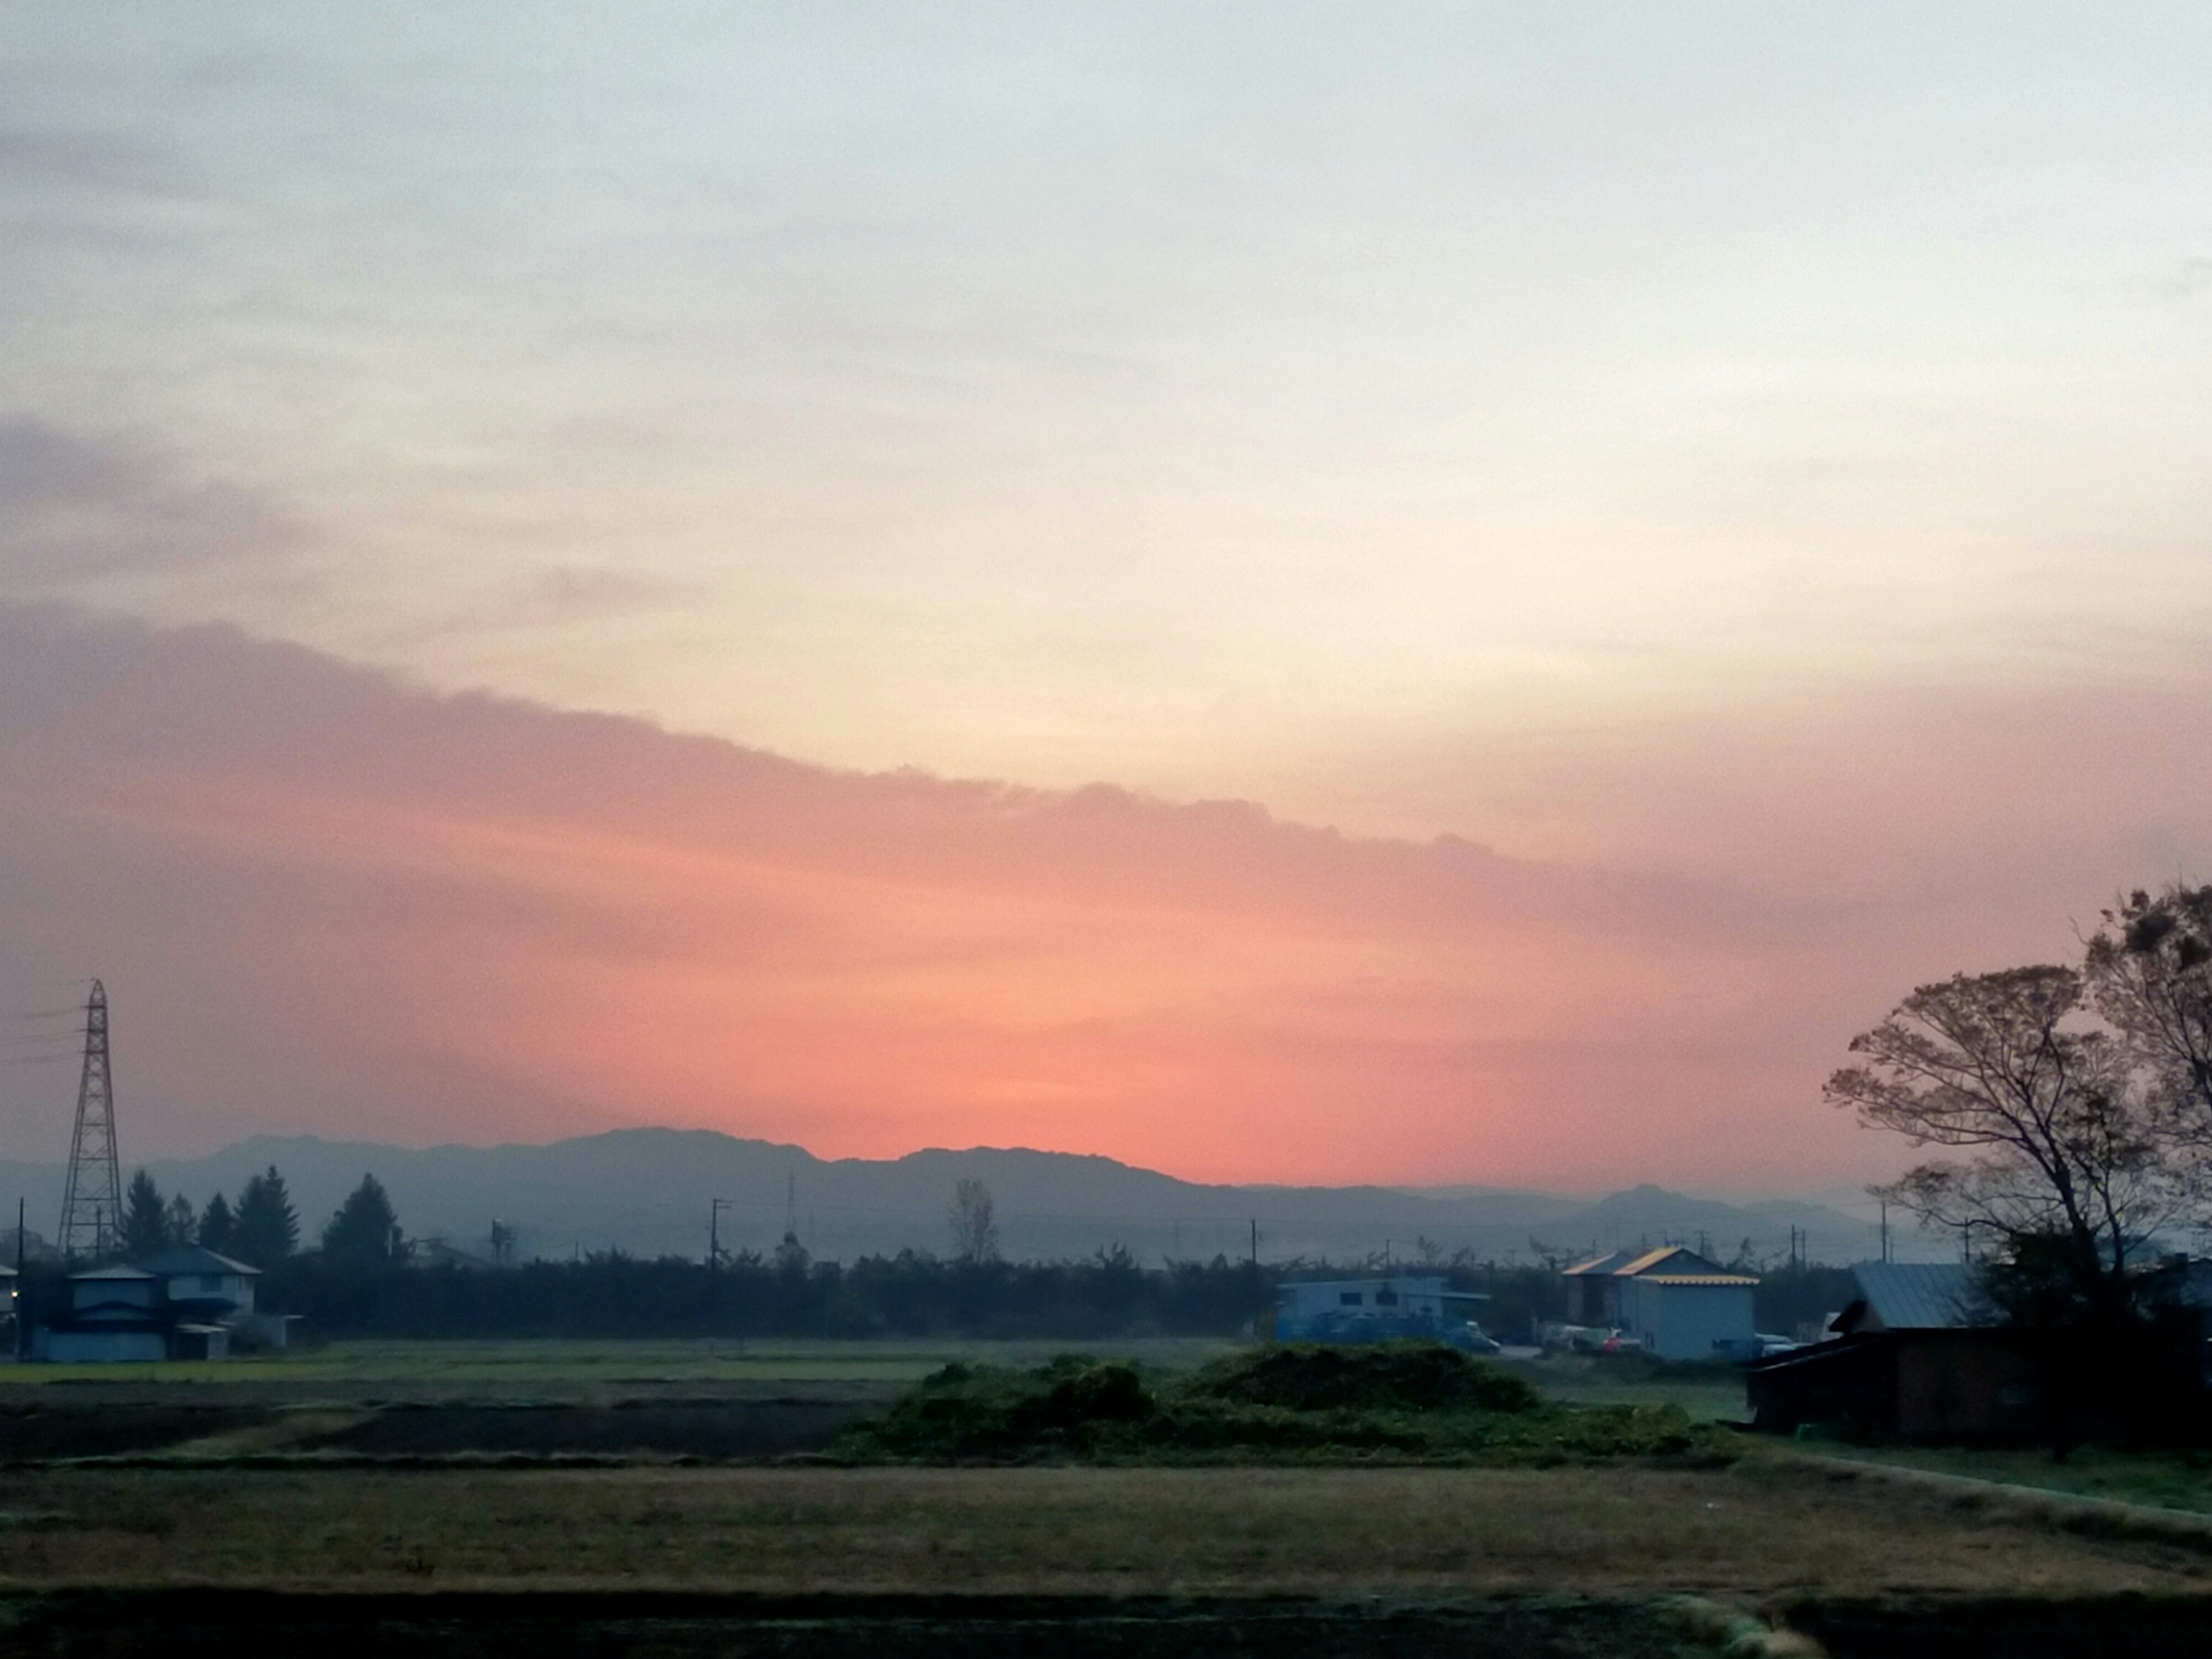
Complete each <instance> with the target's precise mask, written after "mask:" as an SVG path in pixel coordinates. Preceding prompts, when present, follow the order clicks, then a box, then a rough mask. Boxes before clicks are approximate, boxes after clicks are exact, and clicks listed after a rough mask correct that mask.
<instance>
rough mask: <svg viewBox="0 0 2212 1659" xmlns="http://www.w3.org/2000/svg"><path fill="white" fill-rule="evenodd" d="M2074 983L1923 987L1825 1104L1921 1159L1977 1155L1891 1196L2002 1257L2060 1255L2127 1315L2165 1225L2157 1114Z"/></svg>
mask: <svg viewBox="0 0 2212 1659" xmlns="http://www.w3.org/2000/svg"><path fill="white" fill-rule="evenodd" d="M2086 1002H2087V994H2086V989H2085V986H2084V982H2083V980H2082V976H2081V975H2080V974H2077V973H2076V972H2075V971H2074V970H2073V969H2069V968H2056V967H2051V968H2015V969H2008V970H2006V971H2005V972H2002V973H1996V974H1982V975H1956V976H1954V977H1953V978H1951V979H1948V980H1945V981H1942V982H1941V983H1938V984H1934V985H1923V986H1922V987H1919V988H1918V989H1917V990H1916V991H1914V992H1913V993H1912V994H1911V996H1909V997H1907V998H1906V999H1905V1001H1904V1003H1903V1004H1902V1005H1901V1006H1899V1008H1898V1009H1897V1010H1896V1011H1895V1012H1893V1013H1892V1014H1891V1015H1890V1017H1889V1018H1887V1019H1886V1020H1884V1021H1883V1022H1882V1023H1881V1024H1880V1025H1877V1026H1876V1027H1875V1029H1874V1030H1871V1031H1868V1032H1866V1033H1864V1034H1863V1035H1862V1036H1858V1037H1856V1038H1854V1039H1853V1040H1852V1042H1851V1052H1852V1053H1853V1054H1857V1055H1859V1056H1861V1060H1860V1063H1859V1064H1857V1065H1856V1066H1847V1067H1845V1068H1844V1070H1842V1071H1839V1072H1838V1073H1836V1074H1835V1075H1834V1076H1833V1077H1832V1078H1830V1079H1828V1084H1827V1088H1826V1097H1827V1099H1828V1101H1829V1103H1831V1104H1832V1105H1837V1106H1847V1107H1850V1108H1851V1109H1853V1110H1855V1111H1856V1112H1857V1114H1858V1116H1859V1121H1861V1122H1863V1123H1865V1124H1868V1125H1870V1126H1871V1127H1876V1128H1882V1129H1892V1130H1895V1131H1896V1132H1898V1133H1900V1134H1904V1135H1906V1136H1908V1137H1910V1138H1911V1140H1912V1141H1913V1143H1914V1144H1915V1145H1917V1146H1942V1147H1947V1148H1952V1149H1956V1150H1958V1151H1960V1152H1970V1153H1971V1154H1972V1156H1971V1157H1970V1158H1966V1159H1963V1160H1939V1161H1936V1162H1933V1163H1929V1164H1922V1165H1921V1166H1920V1167H1919V1168H1917V1169H1915V1170H1911V1172H1909V1173H1908V1174H1907V1175H1905V1176H1904V1178H1903V1179H1901V1180H1900V1181H1899V1182H1896V1183H1895V1184H1894V1185H1893V1186H1891V1187H1889V1188H1886V1189H1883V1192H1882V1196H1884V1197H1886V1198H1887V1199H1888V1200H1889V1201H1890V1202H1892V1203H1893V1204H1898V1205H1901V1206H1904V1207H1905V1209H1906V1210H1908V1211H1910V1212H1912V1213H1914V1214H1916V1215H1917V1216H1919V1217H1920V1218H1922V1219H1923V1220H1924V1221H1927V1222H1930V1223H1933V1224H1935V1225H1939V1226H1944V1227H1949V1228H1955V1229H1959V1230H1960V1231H1962V1232H1966V1233H1967V1234H1968V1235H1969V1236H1971V1233H1972V1231H1975V1230H1979V1231H1983V1232H1984V1236H1985V1237H1989V1238H1990V1242H1991V1243H1993V1244H1995V1245H1996V1246H1998V1247H1999V1249H2000V1251H2001V1252H2002V1254H2004V1255H2008V1257H2011V1258H2015V1259H2016V1258H2018V1257H2019V1256H2020V1255H2021V1252H2022V1251H2023V1250H2028V1251H2037V1250H2041V1251H2045V1252H2046V1253H2047V1252H2048V1251H2049V1250H2050V1249H2052V1248H2053V1247H2055V1248H2056V1249H2057V1251H2058V1253H2059V1255H2060V1256H2061V1257H2062V1258H2063V1261H2064V1264H2065V1271H2066V1273H2067V1274H2068V1276H2069V1277H2070V1278H2071V1279H2072V1280H2073V1281H2074V1284H2075V1289H2076V1291H2078V1293H2080V1294H2081V1295H2082V1296H2084V1297H2087V1298H2088V1299H2089V1300H2090V1301H2091V1302H2093V1303H2095V1304H2102V1305H2106V1306H2118V1305H2123V1304H2125V1303H2126V1302H2127V1300H2128V1297H2129V1288H2128V1280H2127V1271H2126V1269H2127V1257H2128V1251H2129V1249H2130V1246H2131V1245H2133V1244H2135V1243H2137V1242H2139V1241H2140V1240H2141V1239H2142V1237H2144V1236H2145V1235H2146V1234H2148V1232H2149V1231H2151V1230H2153V1229H2154V1228H2155V1227H2157V1226H2158V1225H2160V1224H2161V1223H2163V1222H2165V1221H2166V1220H2167V1219H2168V1218H2170V1217H2171V1214H2172V1182H2171V1181H2170V1179H2169V1177H2168V1166H2167V1164H2166V1160H2165V1158H2164V1157H2163V1156H2162V1152H2163V1148H2162V1146H2161V1140H2160V1133H2159V1123H2158V1121H2157V1114H2156V1113H2155V1111H2154V1109H2153V1108H2152V1106H2151V1104H2150V1103H2148V1101H2147V1100H2146V1099H2145V1098H2144V1097H2143V1094H2142V1091H2140V1090H2138V1089H2137V1088H2136V1086H2135V1083H2134V1079H2133V1078H2132V1076H2131V1075H2130V1073H2131V1067H2130V1062H2129V1056H2128V1054H2127V1053H2126V1051H2125V1049H2124V1047H2123V1045H2122V1044H2120V1043H2119V1042H2116V1041H2115V1039H2114V1037H2113V1036H2112V1034H2111V1033H2109V1032H2107V1031H2103V1030H2096V1029H2093V1028H2092V1027H2090V1026H2089V1025H2088V1024H2087V1020H2086V1018H2084V1016H2085V1013H2086Z"/></svg>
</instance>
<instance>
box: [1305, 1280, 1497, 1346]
mask: <svg viewBox="0 0 2212 1659" xmlns="http://www.w3.org/2000/svg"><path fill="white" fill-rule="evenodd" d="M1275 1296H1276V1300H1275V1335H1276V1337H1277V1339H1278V1340H1281V1341H1285V1342H1388V1341H1392V1340H1397V1339H1400V1338H1423V1337H1425V1338H1428V1339H1430V1340H1434V1341H1439V1342H1449V1343H1451V1344H1453V1345H1454V1346H1460V1347H1465V1346H1470V1345H1471V1344H1472V1343H1473V1342H1474V1339H1475V1332H1474V1330H1473V1329H1471V1328H1470V1326H1471V1324H1472V1322H1473V1321H1474V1316H1475V1311H1476V1310H1477V1309H1478V1308H1479V1307H1480V1304H1482V1303H1483V1302H1485V1301H1486V1300H1487V1299H1488V1298H1487V1297H1482V1296H1479V1295H1475V1294H1473V1293H1469V1292H1464V1291H1454V1290H1452V1289H1451V1288H1450V1287H1449V1284H1448V1283H1447V1281H1446V1280H1444V1279H1443V1278H1442V1277H1440V1276H1425V1277H1419V1278H1414V1277H1391V1278H1383V1279H1304V1280H1298V1281H1295V1282H1293V1283H1291V1284H1287V1285H1282V1286H1280V1287H1279V1289H1278V1290H1277V1291H1276V1293H1275Z"/></svg>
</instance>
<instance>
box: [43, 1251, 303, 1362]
mask: <svg viewBox="0 0 2212 1659" xmlns="http://www.w3.org/2000/svg"><path fill="white" fill-rule="evenodd" d="M260 1276H261V1273H260V1270H259V1269H258V1268H257V1267H249V1266H247V1265H246V1263H245V1262H243V1261H233V1260H232V1259H231V1258H230V1257H228V1256H226V1255H216V1253H215V1252H214V1251H213V1250H207V1249H201V1248H200V1247H199V1246H198V1245H197V1244H192V1245H185V1246H182V1247H179V1249H172V1250H164V1251H163V1252H162V1253H161V1255H156V1256H154V1257H151V1258H149V1260H147V1261H143V1262H139V1263H136V1264H121V1265H117V1266H113V1267H89V1268H87V1269H85V1270H84V1271H82V1272H81V1273H71V1274H70V1278H69V1287H70V1302H69V1306H68V1307H67V1308H66V1309H65V1310H61V1311H59V1312H57V1313H54V1314H52V1315H51V1316H48V1317H47V1318H46V1320H45V1321H44V1322H42V1323H41V1325H40V1327H39V1328H38V1329H37V1330H36V1331H35V1332H34V1333H33V1338H32V1345H31V1351H32V1357H33V1358H38V1359H48V1360H53V1361H56V1362H58V1363H62V1364H86V1363H100V1362H106V1361H129V1360H149V1359H222V1358H226V1357H227V1356H228V1353H229V1352H230V1350H231V1347H232V1345H233V1343H234V1341H235V1340H237V1339H238V1338H239V1337H240V1336H241V1335H243V1336H246V1338H247V1339H248V1340H252V1341H254V1342H256V1343H257V1344H258V1345H260V1346H270V1347H282V1346H284V1327H285V1322H284V1320H283V1318H282V1317H280V1316H274V1315H270V1314H265V1313H262V1312H260V1311H258V1310H257V1309H256V1308H255V1307H254V1302H253V1284H254V1280H256V1279H258V1278H259V1277H260Z"/></svg>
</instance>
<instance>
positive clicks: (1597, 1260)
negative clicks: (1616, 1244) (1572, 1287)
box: [1565, 1250, 1636, 1279]
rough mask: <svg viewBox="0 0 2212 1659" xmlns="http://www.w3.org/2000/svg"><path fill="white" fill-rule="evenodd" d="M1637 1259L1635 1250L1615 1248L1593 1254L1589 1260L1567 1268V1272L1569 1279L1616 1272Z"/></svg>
mask: <svg viewBox="0 0 2212 1659" xmlns="http://www.w3.org/2000/svg"><path fill="white" fill-rule="evenodd" d="M1635 1260H1636V1252H1635V1251H1633V1250H1613V1251H1609V1252H1607V1254H1606V1255H1595V1256H1592V1257H1591V1258H1590V1259H1589V1261H1581V1262H1577V1263H1576V1264H1575V1265H1574V1266H1573V1267H1569V1268H1566V1269H1565V1274H1566V1277H1568V1278H1569V1279H1583V1278H1587V1277H1591V1276H1594V1275H1598V1274H1609V1273H1618V1272H1619V1271H1620V1269H1621V1268H1622V1267H1626V1266H1627V1265H1628V1263H1630V1262H1632V1261H1635Z"/></svg>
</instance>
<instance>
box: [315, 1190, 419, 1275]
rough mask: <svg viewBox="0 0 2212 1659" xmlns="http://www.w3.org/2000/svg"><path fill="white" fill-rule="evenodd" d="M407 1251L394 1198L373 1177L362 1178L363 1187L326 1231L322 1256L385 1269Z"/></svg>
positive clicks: (346, 1202)
mask: <svg viewBox="0 0 2212 1659" xmlns="http://www.w3.org/2000/svg"><path fill="white" fill-rule="evenodd" d="M403 1251H404V1246H403V1245H402V1243H401V1242H400V1237H399V1218H398V1215H397V1214H395V1213H394V1212H393V1211H392V1199H391V1196H390V1194H387V1193H386V1191H385V1190H384V1183H383V1182H380V1181H379V1180H378V1179H377V1178H376V1177H375V1176H373V1175H365V1176H362V1178H361V1185H360V1186H358V1187H356V1188H354V1189H353V1191H352V1192H350V1193H349V1194H346V1200H345V1202H344V1203H343V1204H341V1205H339V1206H338V1212H337V1214H336V1215H334V1216H332V1217H331V1224H330V1225H329V1226H327V1227H325V1228H324V1229H323V1255H324V1256H325V1258H327V1259H328V1260H330V1261H343V1262H345V1263H348V1264H349V1265H350V1266H355V1267H383V1266H386V1265H388V1264H389V1263H391V1262H393V1261H398V1259H399V1257H400V1255H402V1253H403Z"/></svg>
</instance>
